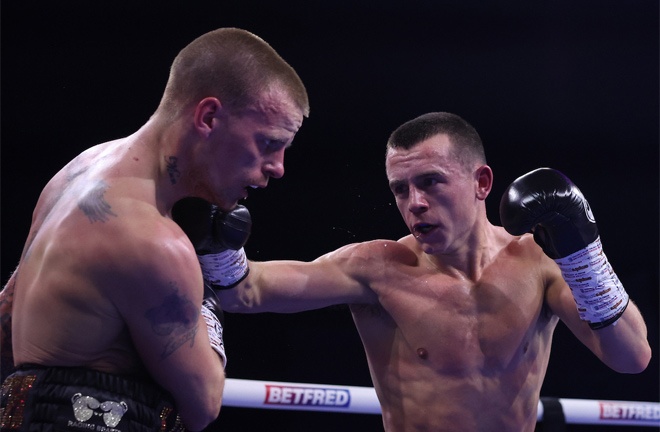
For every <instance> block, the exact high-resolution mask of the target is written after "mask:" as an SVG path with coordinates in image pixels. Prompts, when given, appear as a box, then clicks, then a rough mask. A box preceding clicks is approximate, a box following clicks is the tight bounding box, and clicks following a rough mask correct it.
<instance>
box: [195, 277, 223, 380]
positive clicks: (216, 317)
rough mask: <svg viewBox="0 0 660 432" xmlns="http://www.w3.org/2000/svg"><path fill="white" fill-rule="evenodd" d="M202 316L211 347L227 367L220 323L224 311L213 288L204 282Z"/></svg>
mask: <svg viewBox="0 0 660 432" xmlns="http://www.w3.org/2000/svg"><path fill="white" fill-rule="evenodd" d="M201 313H202V317H203V318H204V321H205V322H206V330H207V332H208V335H209V341H210V342H211V348H213V349H214V350H215V352H217V353H218V355H219V356H220V358H221V359H222V364H223V365H224V367H227V355H226V353H225V342H224V339H223V337H222V324H223V323H224V321H225V320H224V313H223V312H222V308H221V307H220V301H219V300H218V297H216V295H215V292H214V291H213V289H212V288H211V287H210V286H209V285H207V284H206V283H205V284H204V300H202V310H201Z"/></svg>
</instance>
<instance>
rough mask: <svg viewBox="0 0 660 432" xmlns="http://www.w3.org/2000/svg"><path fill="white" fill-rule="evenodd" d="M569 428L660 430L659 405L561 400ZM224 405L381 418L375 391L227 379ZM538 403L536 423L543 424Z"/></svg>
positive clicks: (325, 385)
mask: <svg viewBox="0 0 660 432" xmlns="http://www.w3.org/2000/svg"><path fill="white" fill-rule="evenodd" d="M558 400H559V402H560V403H561V406H562V410H563V412H564V417H565V418H566V423H567V424H590V425H599V424H600V425H619V426H656V427H660V402H632V401H616V400H589V399H564V398H559V399H558ZM223 405H224V406H228V407H238V408H261V409H280V410H302V411H321V412H324V411H326V412H343V413H352V414H381V410H380V404H379V402H378V398H377V397H376V391H375V389H374V388H372V387H356V386H340V385H334V384H303V383H289V382H280V381H257V380H245V379H235V378H227V380H226V382H225V391H224V395H223ZM543 411H544V409H543V404H542V402H541V401H539V404H538V414H537V421H543Z"/></svg>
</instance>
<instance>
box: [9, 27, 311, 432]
mask: <svg viewBox="0 0 660 432" xmlns="http://www.w3.org/2000/svg"><path fill="white" fill-rule="evenodd" d="M308 113H309V103H308V99H307V93H306V90H305V87H304V85H303V84H302V82H301V80H300V78H299V77H298V75H297V74H296V72H295V71H294V70H293V69H292V68H291V67H290V66H289V65H288V64H287V63H286V62H285V61H284V59H282V58H281V57H280V56H279V55H278V54H277V52H276V51H275V50H273V48H272V47H270V46H269V45H268V44H267V43H266V42H265V41H263V40H262V39H260V38H259V37H257V36H255V35H253V34H251V33H249V32H247V31H245V30H240V29H234V28H224V29H218V30H215V31H212V32H209V33H207V34H204V35H202V36H200V37H199V38H197V39H195V40H194V41H193V42H191V43H190V44H189V45H188V46H186V47H185V48H184V49H183V50H181V51H180V53H179V54H178V55H177V57H176V58H175V59H174V62H173V64H172V67H171V70H170V76H169V80H168V82H167V86H166V89H165V91H164V94H163V97H162V100H161V103H160V105H159V106H158V108H157V110H156V112H155V113H154V114H153V116H152V117H151V118H150V119H149V120H148V121H147V122H146V123H145V124H144V125H143V126H142V127H141V128H140V129H139V130H138V131H136V132H135V133H134V134H132V135H130V136H128V137H125V138H120V139H117V140H114V141H110V142H106V143H103V144H99V145H97V146H94V147H91V148H89V149H88V150H86V151H84V152H83V153H82V154H80V155H79V156H77V157H76V158H74V159H73V160H72V161H71V162H70V163H69V164H67V165H66V166H65V167H64V168H62V170H61V171H59V172H58V173H57V174H56V175H55V176H54V177H53V178H52V179H51V180H50V182H49V183H48V184H47V185H46V187H45V188H44V190H43V191H42V193H41V196H40V197H39V200H38V202H37V204H36V208H35V210H34V213H33V220H32V225H31V228H30V232H29V235H28V238H27V241H26V243H25V246H24V249H23V253H22V255H21V259H20V262H19V265H18V268H17V270H16V271H15V272H14V273H13V275H12V276H11V278H10V280H9V282H8V283H7V285H6V287H5V289H4V290H3V291H2V293H1V294H0V312H1V313H2V316H1V323H2V350H3V352H2V359H3V365H2V366H3V367H2V371H3V374H4V373H8V372H10V371H9V370H8V368H7V367H12V368H13V367H15V368H16V369H17V371H16V372H14V373H13V374H11V375H10V376H9V377H8V378H7V379H6V380H4V383H3V387H2V399H1V404H0V421H1V428H2V430H3V431H5V430H6V431H11V430H17V431H19V430H20V431H23V430H28V428H29V430H31V431H37V430H39V431H40V430H44V431H45V430H71V431H80V430H85V429H94V430H119V431H122V432H129V431H141V432H143V431H175V430H184V428H185V429H187V430H193V431H196V430H201V429H203V428H205V427H206V426H207V425H209V424H210V423H211V422H212V421H214V420H215V419H216V418H217V416H218V414H219V412H220V407H221V402H222V392H223V388H224V383H225V372H224V365H225V363H226V355H225V350H224V344H223V341H222V323H221V313H222V311H221V310H220V309H219V308H218V303H217V299H215V298H214V295H213V291H212V290H211V289H206V290H205V283H204V281H203V277H202V273H201V271H200V264H199V261H198V260H197V257H196V254H195V250H194V248H193V246H192V244H191V242H190V240H189V239H188V237H187V236H186V235H185V234H184V232H183V231H182V229H181V228H180V227H179V226H178V225H177V224H176V223H174V222H173V221H172V215H171V212H172V208H173V206H174V204H175V203H176V202H177V201H179V200H181V199H182V198H185V197H199V198H203V199H204V200H206V201H209V202H212V203H213V204H214V205H215V206H216V208H217V214H218V217H220V215H225V216H226V214H227V213H231V212H232V211H233V210H234V209H235V207H236V205H237V203H238V201H239V200H241V199H243V198H245V197H246V196H247V193H248V192H247V191H248V189H250V188H256V187H258V188H263V187H265V186H266V185H267V184H268V181H269V179H270V178H279V177H281V176H282V175H283V174H284V167H283V163H284V152H285V150H286V149H287V148H288V147H289V145H290V144H291V142H292V140H293V139H294V136H295V135H296V133H297V131H298V129H299V128H300V126H301V125H302V122H303V118H304V117H306V116H307V115H308ZM220 234H222V233H220ZM246 238H247V237H243V238H242V239H241V238H238V239H237V238H232V239H230V240H228V243H229V244H230V245H231V246H233V247H235V248H236V249H238V250H230V251H229V252H225V253H226V254H229V255H230V258H231V259H240V258H241V257H242V256H244V254H243V253H242V249H241V246H242V241H244V240H245V239H246ZM216 252H217V251H216ZM215 255H218V253H216V254H215ZM220 256H221V253H220ZM238 276H239V277H243V275H238ZM227 277H228V276H226V275H225V280H227ZM234 282H236V281H234ZM10 338H11V340H10ZM9 347H12V348H13V352H12V349H11V348H9ZM7 362H11V364H6V363H7Z"/></svg>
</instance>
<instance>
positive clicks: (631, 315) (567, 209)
mask: <svg viewBox="0 0 660 432" xmlns="http://www.w3.org/2000/svg"><path fill="white" fill-rule="evenodd" d="M500 217H501V220H502V224H503V226H504V227H505V229H506V230H507V231H508V232H509V233H511V234H513V235H521V234H523V233H525V232H529V231H532V232H533V235H534V240H535V241H536V243H538V244H539V246H541V248H542V249H543V251H544V253H545V254H546V255H547V256H548V257H550V258H552V259H553V260H554V262H555V263H556V265H557V267H558V268H555V266H553V265H552V264H551V263H548V268H549V269H550V276H548V283H547V291H546V301H547V302H548V305H549V306H550V308H551V309H552V310H553V312H554V313H555V314H557V315H558V316H559V317H560V318H561V319H562V320H563V321H564V322H565V323H566V324H567V325H568V326H569V328H571V330H572V331H573V332H574V333H575V334H576V336H577V337H578V338H579V339H580V340H581V341H582V342H583V343H585V344H586V345H587V346H588V347H589V348H590V349H591V350H592V351H593V352H594V353H595V354H596V355H597V356H598V357H599V358H600V359H601V360H602V361H603V362H604V363H605V364H607V365H608V366H610V367H611V368H613V369H615V370H617V371H620V372H641V371H642V370H644V369H645V368H646V366H647V364H648V362H649V360H650V347H649V345H648V341H647V339H646V325H645V324H644V321H643V319H642V317H641V314H640V313H639V310H638V309H637V308H636V307H635V306H634V305H633V304H631V303H630V301H629V296H628V293H627V292H626V291H625V289H624V288H623V285H622V284H621V282H620V281H619V278H618V277H617V275H616V273H614V270H613V269H612V266H611V265H610V263H609V262H608V260H607V257H606V256H605V254H604V253H603V248H602V245H601V242H600V236H599V233H598V228H597V226H596V221H595V219H594V217H593V213H592V212H591V208H590V207H589V204H588V202H587V200H586V199H585V198H584V196H583V195H582V193H581V192H580V190H579V189H578V188H577V186H575V185H574V184H573V183H572V182H571V181H570V180H569V179H568V178H567V177H566V176H564V175H563V174H561V173H560V172H558V171H556V170H552V169H549V168H542V169H538V170H534V171H532V172H530V173H528V174H525V175H524V176H522V177H520V178H518V179H516V180H515V181H514V182H513V183H512V184H511V185H510V186H509V187H508V188H507V190H506V192H505V193H504V196H503V197H502V201H501V202H500ZM567 288H568V289H567ZM576 305H577V314H576V313H575V311H576ZM580 320H582V322H580ZM584 323H587V324H588V327H587V326H585V325H584ZM589 328H590V329H591V330H592V331H589Z"/></svg>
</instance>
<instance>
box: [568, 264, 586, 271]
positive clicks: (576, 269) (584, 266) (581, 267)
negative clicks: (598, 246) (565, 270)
mask: <svg viewBox="0 0 660 432" xmlns="http://www.w3.org/2000/svg"><path fill="white" fill-rule="evenodd" d="M586 268H589V266H588V265H586V264H585V265H583V266H577V267H575V268H572V269H571V270H572V271H574V272H575V271H580V270H584V269H586Z"/></svg>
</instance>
